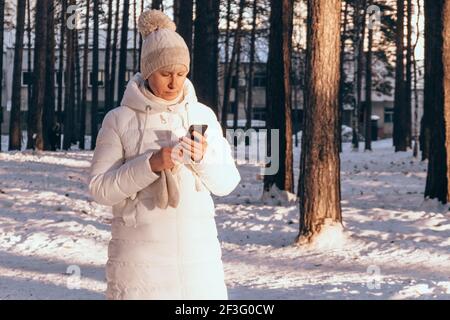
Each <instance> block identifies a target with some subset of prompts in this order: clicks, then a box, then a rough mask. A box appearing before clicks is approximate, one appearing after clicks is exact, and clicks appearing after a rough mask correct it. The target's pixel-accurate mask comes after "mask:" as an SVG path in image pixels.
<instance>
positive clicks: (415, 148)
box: [412, 0, 421, 158]
mask: <svg viewBox="0 0 450 320" xmlns="http://www.w3.org/2000/svg"><path fill="white" fill-rule="evenodd" d="M420 3H421V0H417V15H418V16H420V14H421V4H420ZM419 23H420V21H419V19H417V20H416V39H415V42H414V45H413V49H412V54H413V68H414V129H413V131H414V134H413V136H414V138H413V140H414V146H413V156H414V158H417V157H418V156H419V92H418V88H417V83H418V79H417V76H418V69H417V58H416V48H417V44H418V43H419V39H420V32H419V27H420V26H419Z"/></svg>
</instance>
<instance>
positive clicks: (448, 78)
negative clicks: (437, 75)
mask: <svg viewBox="0 0 450 320" xmlns="http://www.w3.org/2000/svg"><path fill="white" fill-rule="evenodd" d="M442 12H443V15H442V17H443V18H442V20H443V21H444V22H443V23H444V32H443V38H444V53H443V59H442V60H443V62H444V122H445V150H446V158H447V163H446V170H447V175H446V178H447V179H446V182H447V184H446V185H445V186H444V188H443V189H444V193H445V192H446V201H447V202H448V201H449V200H450V0H445V4H444V10H443V11H442Z"/></svg>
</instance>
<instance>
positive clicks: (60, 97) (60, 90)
mask: <svg viewBox="0 0 450 320" xmlns="http://www.w3.org/2000/svg"><path fill="white" fill-rule="evenodd" d="M66 12H67V0H61V17H60V19H61V30H60V36H59V58H58V60H59V66H58V101H57V109H58V111H57V114H58V123H59V130H60V132H59V133H60V134H61V130H62V123H63V110H62V106H63V99H64V98H63V83H64V49H65V48H64V40H65V37H66V28H65V25H66ZM58 146H59V147H61V141H59V143H58Z"/></svg>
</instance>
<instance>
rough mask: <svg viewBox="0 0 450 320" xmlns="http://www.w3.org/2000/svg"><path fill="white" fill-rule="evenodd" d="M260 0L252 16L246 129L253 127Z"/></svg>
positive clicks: (255, 2) (256, 1)
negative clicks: (254, 80) (257, 22)
mask: <svg viewBox="0 0 450 320" xmlns="http://www.w3.org/2000/svg"><path fill="white" fill-rule="evenodd" d="M257 8H258V0H254V1H253V8H252V9H253V17H252V33H251V40H250V64H249V75H248V93H247V94H248V96H247V110H246V119H247V120H246V122H245V129H246V130H248V129H250V128H251V127H252V110H253V74H254V62H255V45H256V19H257V16H258V13H257Z"/></svg>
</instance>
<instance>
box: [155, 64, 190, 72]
mask: <svg viewBox="0 0 450 320" xmlns="http://www.w3.org/2000/svg"><path fill="white" fill-rule="evenodd" d="M177 66H183V67H184V69H185V71H188V70H187V68H186V66H185V65H184V64H171V65H168V66H165V67H162V68H159V69H158V71H160V72H170V73H172V72H175V71H176V68H177Z"/></svg>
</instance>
